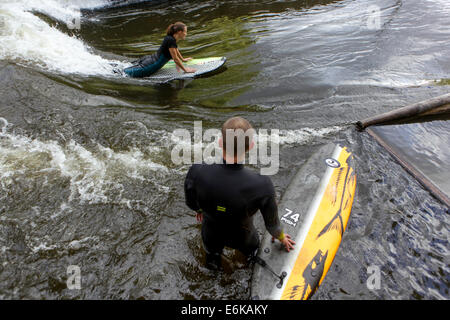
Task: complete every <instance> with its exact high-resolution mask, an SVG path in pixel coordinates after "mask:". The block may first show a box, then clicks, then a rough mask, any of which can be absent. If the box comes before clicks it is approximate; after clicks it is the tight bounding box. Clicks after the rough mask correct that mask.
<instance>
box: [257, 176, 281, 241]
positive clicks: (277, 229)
mask: <svg viewBox="0 0 450 320" xmlns="http://www.w3.org/2000/svg"><path fill="white" fill-rule="evenodd" d="M267 190H268V192H269V194H270V195H269V196H266V197H264V198H263V199H262V201H261V207H260V208H259V211H261V214H262V216H263V218H264V224H265V226H266V229H267V231H269V233H270V234H271V235H272V236H274V237H275V238H279V237H280V235H281V234H282V233H283V230H282V228H281V225H280V219H279V218H278V205H277V203H276V200H275V190H274V188H273V185H272V182H271V181H270V180H268V182H267Z"/></svg>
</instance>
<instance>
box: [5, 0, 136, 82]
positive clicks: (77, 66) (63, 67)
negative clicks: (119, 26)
mask: <svg viewBox="0 0 450 320" xmlns="http://www.w3.org/2000/svg"><path fill="white" fill-rule="evenodd" d="M75 3H76V2H73V1H69V0H59V1H58V0H44V1H36V0H33V1H31V0H22V1H11V0H6V2H3V3H1V4H0V59H2V60H9V61H13V62H15V63H18V64H20V65H25V66H31V67H37V68H39V69H44V70H47V71H51V72H58V73H69V74H82V75H88V76H89V75H102V76H112V75H115V73H114V70H115V69H116V68H124V67H126V66H128V65H129V63H128V62H123V61H117V60H109V59H106V58H104V57H102V56H100V55H98V54H95V53H94V52H93V50H92V48H91V47H89V46H88V45H87V44H85V43H84V42H83V41H82V40H80V39H79V38H77V37H76V36H70V35H68V34H66V33H64V32H62V31H60V30H58V29H57V28H55V27H53V26H50V25H49V24H48V23H47V22H45V21H44V20H42V19H41V18H40V17H39V16H38V15H35V14H34V12H40V13H42V14H45V15H46V16H49V17H52V18H53V19H55V20H57V21H60V22H62V23H65V24H66V26H67V27H68V28H69V29H75V28H77V27H80V26H81V21H82V19H83V17H82V14H81V9H85V8H88V9H95V8H101V7H104V6H108V5H110V4H111V3H110V2H109V1H106V0H86V1H79V2H77V3H76V5H75Z"/></svg>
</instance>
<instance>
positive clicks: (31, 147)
mask: <svg viewBox="0 0 450 320" xmlns="http://www.w3.org/2000/svg"><path fill="white" fill-rule="evenodd" d="M449 16H450V2H448V1H446V0H404V1H401V0H373V1H372V0H371V1H369V0H354V1H350V0H344V1H327V0H319V1H312V0H307V1H269V0H263V1H245V2H244V1H229V0H227V1H107V0H85V1H68V0H45V1H37V0H36V1H32V0H19V1H12V0H0V98H1V99H0V298H1V299H248V298H250V289H249V288H250V286H249V283H250V281H251V275H252V272H251V269H250V268H248V267H247V266H246V264H245V262H244V260H243V258H242V256H240V255H239V254H237V253H234V252H233V251H231V250H226V251H225V256H226V258H225V271H224V272H223V273H220V274H215V273H213V272H210V271H209V270H207V269H206V268H205V267H204V265H203V260H204V253H203V249H202V246H201V238H200V226H199V225H198V224H197V223H196V221H195V217H194V215H193V213H192V212H190V211H189V210H188V209H187V207H186V206H185V204H184V194H183V180H184V177H185V175H186V173H187V170H188V169H189V165H188V164H183V165H176V164H174V162H173V161H172V160H171V151H172V149H173V148H174V146H175V145H176V144H177V141H176V140H174V139H173V136H172V133H173V132H174V130H176V129H187V130H189V131H190V132H193V130H194V121H202V122H201V123H202V129H203V130H206V129H210V128H218V127H220V126H221V124H222V123H223V122H224V121H225V120H226V119H227V118H229V117H231V116H235V115H239V116H244V117H246V118H247V119H249V120H250V121H251V122H252V124H253V125H254V127H255V128H256V129H258V128H266V129H278V130H279V133H280V137H279V139H277V141H276V143H277V144H278V145H279V148H280V165H279V170H278V172H277V174H275V175H273V176H271V179H272V181H273V183H274V185H275V188H276V192H277V195H278V197H280V196H281V195H282V194H283V191H284V190H285V189H286V187H287V186H288V184H289V181H290V179H291V178H292V177H293V176H294V174H295V172H296V170H297V168H298V167H299V166H300V165H302V164H303V163H304V162H305V161H306V160H307V159H308V157H309V156H310V154H311V152H313V151H314V150H316V149H317V148H319V147H320V146H321V145H323V144H325V143H329V142H333V141H336V140H340V141H343V142H344V143H346V144H347V145H349V146H350V147H351V149H352V151H353V153H354V155H355V158H356V162H357V173H358V186H357V192H356V196H355V202H354V204H353V211H352V214H351V217H350V220H349V224H348V226H347V230H346V233H345V235H344V238H343V241H342V244H341V247H340V249H339V251H338V254H337V256H336V258H335V260H334V262H333V265H332V267H331V269H330V271H329V273H328V275H327V277H326V278H325V281H324V282H323V284H322V286H321V288H320V289H319V291H318V292H317V293H316V295H315V296H314V297H313V299H448V298H449V292H448V291H449V280H450V278H449V273H450V272H449V271H450V268H449V258H448V257H449V239H448V238H449V232H448V230H449V212H448V208H447V207H446V206H444V205H443V204H442V203H441V202H439V201H438V200H436V199H435V198H433V197H432V196H431V195H430V193H429V192H428V191H426V190H424V189H423V188H422V187H421V185H420V184H419V183H418V182H417V181H416V180H414V178H412V177H411V176H410V175H409V174H408V173H406V172H405V171H404V170H403V169H402V168H401V167H400V166H399V165H398V164H397V163H395V162H394V161H393V159H392V157H390V156H389V154H388V153H387V152H386V151H385V150H384V149H382V148H381V147H380V146H379V145H378V144H377V143H376V142H374V141H373V139H371V138H370V137H369V136H368V135H367V134H366V133H364V132H362V133H361V132H357V131H356V130H355V129H354V126H353V125H352V123H354V122H356V121H357V120H361V119H363V118H367V117H369V116H372V115H375V114H379V113H382V112H385V111H388V110H392V109H394V108H397V107H401V106H404V105H407V104H411V103H415V102H418V101H421V100H425V99H428V98H431V97H435V96H438V95H442V94H445V93H448V91H449V87H448V85H445V83H447V82H448V81H446V80H445V79H447V78H448V74H449V69H450V60H449V59H448V57H449V56H450V45H449V44H450V41H449V39H450V19H449ZM179 20H181V21H183V22H185V23H186V24H187V25H188V28H189V29H188V36H187V38H186V40H185V41H183V42H181V43H180V44H179V48H180V51H181V52H182V54H183V55H184V56H193V57H209V56H226V57H227V59H228V60H227V64H226V69H224V70H222V71H221V72H220V73H218V74H216V75H214V76H211V77H208V78H200V79H196V80H194V81H187V82H176V83H172V84H168V85H155V84H153V83H150V82H149V81H146V80H136V79H129V78H125V77H122V76H120V75H117V74H115V73H114V69H115V68H121V67H125V66H127V65H129V63H130V61H132V60H133V59H135V58H136V57H139V56H142V55H144V54H150V53H152V52H154V51H155V50H156V49H157V48H158V47H159V44H160V42H161V39H162V37H163V36H164V32H165V29H166V27H167V25H168V24H169V23H171V22H174V21H179ZM441 79H444V81H440V80H441ZM438 82H439V83H443V84H444V85H439V84H438ZM440 128H441V129H440ZM442 128H444V129H442ZM445 128H446V126H441V127H436V128H435V132H434V134H435V135H437V136H439V135H442V136H444V135H447V136H448V134H449V132H448V131H447V130H446V129H445ZM424 143H426V141H424ZM204 144H207V143H204ZM442 148H448V146H445V145H443V146H442ZM428 149H430V150H431V151H430V152H433V151H432V150H433V149H432V148H428ZM418 161H421V160H420V159H419V160H418ZM423 161H426V160H423ZM437 165H438V164H437ZM260 166H261V164H254V165H251V167H253V168H254V169H258V167H260ZM256 222H257V224H258V227H259V230H260V233H261V235H262V233H263V231H264V229H263V225H262V221H261V219H260V218H258V219H257V220H256ZM71 265H75V266H78V267H79V270H80V273H81V283H80V286H79V287H77V288H72V289H69V288H68V287H67V283H66V281H67V280H68V277H69V275H68V273H67V270H68V267H69V266H71ZM378 275H379V277H378V278H377V279H375V278H373V277H374V276H375V277H376V276H378ZM374 279H375V280H374ZM377 280H379V281H377Z"/></svg>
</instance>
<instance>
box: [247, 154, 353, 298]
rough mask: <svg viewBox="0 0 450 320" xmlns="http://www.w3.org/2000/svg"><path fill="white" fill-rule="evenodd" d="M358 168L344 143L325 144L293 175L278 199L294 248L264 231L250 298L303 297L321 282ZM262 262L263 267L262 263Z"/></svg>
mask: <svg viewBox="0 0 450 320" xmlns="http://www.w3.org/2000/svg"><path fill="white" fill-rule="evenodd" d="M355 189H356V173H355V168H354V163H353V157H352V154H351V153H350V151H349V150H348V149H347V148H346V147H342V146H335V145H327V146H325V147H323V148H321V149H320V150H319V151H318V152H317V153H316V154H314V156H312V157H311V158H310V159H309V160H308V161H307V163H306V164H305V165H304V166H303V167H302V168H301V170H300V171H299V172H298V173H297V174H296V176H295V177H294V178H293V180H292V182H291V184H290V185H289V187H288V188H287V190H286V192H285V194H284V195H283V199H282V201H281V202H280V204H279V208H278V210H279V216H280V221H281V223H282V225H283V229H284V230H285V232H286V233H288V234H290V235H291V236H292V238H293V239H295V242H296V245H295V249H294V250H291V252H289V253H288V252H286V251H284V249H283V248H282V247H281V245H280V244H279V243H276V244H272V243H271V241H270V239H271V237H270V235H267V236H266V237H265V238H264V240H263V242H262V245H261V249H260V251H259V255H258V257H259V258H260V260H261V261H263V262H264V263H259V264H255V268H254V274H253V280H252V298H254V299H275V300H304V299H308V298H310V297H311V296H312V295H313V293H314V292H315V291H316V290H317V288H318V287H319V286H320V284H321V283H322V281H323V279H324V278H325V276H326V274H327V272H328V270H329V269H330V266H331V263H332V262H333V259H334V257H335V255H336V252H337V250H338V248H339V245H340V243H341V240H342V237H343V234H344V231H345V228H346V226H347V222H348V219H349V217H350V212H351V208H352V204H353V198H354V194H355ZM264 264H266V266H264V267H263V266H262V265H264Z"/></svg>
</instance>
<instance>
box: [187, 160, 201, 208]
mask: <svg viewBox="0 0 450 320" xmlns="http://www.w3.org/2000/svg"><path fill="white" fill-rule="evenodd" d="M184 196H185V198H186V205H187V206H188V207H189V208H190V209H192V210H194V211H199V210H200V207H199V205H198V202H197V192H196V190H195V167H194V166H192V167H191V168H190V169H189V172H188V174H187V175H186V180H185V181H184Z"/></svg>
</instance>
